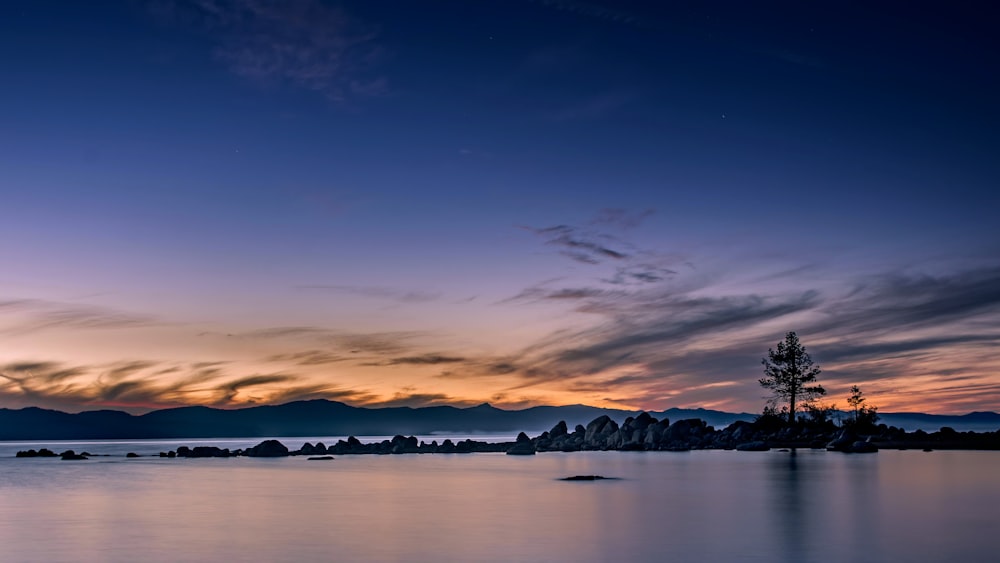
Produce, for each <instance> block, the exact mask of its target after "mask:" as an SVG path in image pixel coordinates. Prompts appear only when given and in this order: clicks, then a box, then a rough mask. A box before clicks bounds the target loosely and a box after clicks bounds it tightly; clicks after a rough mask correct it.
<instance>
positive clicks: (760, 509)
mask: <svg viewBox="0 0 1000 563" xmlns="http://www.w3.org/2000/svg"><path fill="white" fill-rule="evenodd" d="M501 438H502V439H508V440H509V439H510V438H509V437H501ZM437 439H439V440H440V439H441V437H437ZM335 440H336V439H329V438H328V439H326V440H324V441H325V442H326V443H327V444H329V443H332V442H334V441H335ZM259 441H260V440H257V439H255V440H236V441H226V440H210V441H204V442H200V443H209V444H214V445H220V446H222V447H245V446H248V445H252V444H254V443H257V442H259ZM303 441H305V440H304V439H302V438H291V439H283V442H284V443H285V444H286V445H289V446H291V447H295V448H297V447H299V445H301V443H302V442H303ZM310 441H312V442H314V443H315V441H316V440H315V439H312V440H310ZM198 443H199V442H198V441H195V440H186V441H183V442H173V443H170V442H152V441H146V442H87V443H82V442H73V443H69V442H62V443H51V442H50V443H42V442H34V443H31V444H12V443H0V561H4V562H7V561H221V560H234V561H362V560H369V561H685V562H687V561H795V562H802V561H861V562H864V561H995V560H996V559H995V558H996V557H997V554H998V553H1000V452H968V451H935V452H921V451H882V452H879V453H878V454H874V455H853V456H852V455H844V454H839V453H828V452H825V451H811V450H799V451H798V452H797V453H796V454H795V455H792V454H791V453H788V452H778V451H771V452H727V451H701V452H687V453H669V452H658V453H652V452H650V453H626V452H580V453H565V454H563V453H546V454H539V455H536V456H529V457H515V456H506V455H502V454H468V455H440V454H439V455H402V456H337V459H335V460H333V461H307V460H306V459H305V458H303V457H296V458H281V459H252V458H233V459H160V458H139V459H129V460H126V459H124V458H123V457H121V456H124V453H125V452H127V451H135V452H138V453H143V454H149V453H155V452H158V451H160V450H166V449H173V448H176V446H177V445H179V444H189V445H197V444H198ZM40 445H41V446H46V447H49V448H50V449H54V450H56V451H62V450H64V449H70V448H71V449H74V450H77V451H82V450H87V451H90V452H94V453H98V452H101V453H113V454H115V455H116V457H109V458H100V457H98V458H94V459H91V460H90V461H80V462H69V461H65V462H64V461H60V460H58V459H15V458H13V457H12V456H13V454H14V452H15V451H16V450H18V449H26V448H27V447H29V446H30V447H35V448H37V447H38V446H40ZM578 474H600V475H605V476H609V477H618V478H620V479H619V480H613V481H596V482H564V481H559V480H558V478H560V477H566V476H570V475H578Z"/></svg>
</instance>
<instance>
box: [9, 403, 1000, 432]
mask: <svg viewBox="0 0 1000 563" xmlns="http://www.w3.org/2000/svg"><path fill="white" fill-rule="evenodd" d="M637 413H638V411H627V410H616V409H602V408H597V407H589V406H586V405H569V406H560V407H549V406H545V407H532V408H528V409H523V410H502V409H498V408H496V407H493V406H491V405H489V404H482V405H479V406H475V407H469V408H458V407H451V406H436V407H422V408H410V407H394V408H364V407H352V406H350V405H346V404H344V403H338V402H335V401H327V400H323V399H318V400H313V401H296V402H293V403H287V404H284V405H269V406H256V407H247V408H242V409H232V410H225V409H215V408H210V407H180V408H174V409H164V410H158V411H152V412H149V413H147V414H144V415H131V414H128V413H125V412H120V411H113V410H98V411H86V412H81V413H77V414H69V413H65V412H60V411H55V410H47V409H41V408H36V407H29V408H24V409H17V410H12V409H0V440H64V439H65V440H83V439H108V440H110V439H149V438H248V437H263V436H349V435H355V436H381V435H393V434H407V435H413V434H433V433H470V434H471V433H511V434H516V433H517V432H520V431H525V432H528V433H529V434H531V433H534V434H538V433H541V432H542V431H544V430H548V429H550V428H552V426H554V425H555V424H556V423H557V422H559V421H560V420H565V421H566V423H567V424H568V425H569V427H570V428H573V426H575V425H576V424H584V425H585V424H587V423H588V422H590V421H591V420H593V419H595V418H597V417H598V416H601V415H605V414H606V415H608V416H610V417H611V418H613V419H615V420H617V421H619V422H621V421H622V420H624V419H625V418H626V417H628V416H634V415H636V414H637ZM650 414H652V415H653V416H655V417H657V418H660V419H662V418H669V419H670V420H680V419H684V418H700V419H703V420H705V421H706V422H708V423H709V424H710V425H712V426H716V427H720V428H721V427H725V426H728V425H729V424H731V423H732V422H734V421H737V420H753V418H754V415H752V414H749V413H727V412H722V411H714V410H708V409H668V410H666V411H661V412H650ZM880 417H881V418H880V421H881V422H885V423H886V424H889V425H892V426H899V427H902V428H905V429H907V430H915V429H917V428H922V429H924V430H928V431H931V430H937V429H938V428H940V427H942V426H951V427H952V428H954V429H955V430H958V431H965V430H976V431H993V430H997V429H1000V414H997V413H994V412H977V413H970V414H967V415H963V416H942V415H930V414H922V413H885V414H880Z"/></svg>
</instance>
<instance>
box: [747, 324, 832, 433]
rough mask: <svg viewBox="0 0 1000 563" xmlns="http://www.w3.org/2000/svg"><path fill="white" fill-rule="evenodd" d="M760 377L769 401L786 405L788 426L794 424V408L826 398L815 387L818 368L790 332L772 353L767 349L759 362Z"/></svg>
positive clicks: (821, 389) (822, 391) (823, 393)
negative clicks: (765, 354) (761, 375)
mask: <svg viewBox="0 0 1000 563" xmlns="http://www.w3.org/2000/svg"><path fill="white" fill-rule="evenodd" d="M761 363H762V364H764V375H765V376H766V377H763V378H761V379H760V385H761V387H763V388H765V389H767V390H769V391H770V392H771V394H772V395H773V396H772V398H771V401H772V402H773V403H777V402H779V401H780V402H785V401H787V402H788V424H790V425H794V424H795V409H796V406H797V404H807V403H810V402H812V401H813V400H815V399H816V398H817V397H821V396H823V395H825V394H826V389H823V387H822V386H821V385H818V384H815V383H816V376H817V375H819V373H820V369H819V366H815V365H813V361H812V358H810V357H809V354H808V353H806V349H805V347H804V346H802V344H801V343H800V342H799V337H798V336H796V334H795V333H794V332H789V333H788V334H786V335H785V339H784V340H783V341H781V342H778V346H777V348H776V349H771V348H768V350H767V357H766V358H763V359H762V360H761Z"/></svg>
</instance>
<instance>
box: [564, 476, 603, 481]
mask: <svg viewBox="0 0 1000 563" xmlns="http://www.w3.org/2000/svg"><path fill="white" fill-rule="evenodd" d="M608 479H616V477H605V476H604V475H574V476H572V477H563V478H562V479H560V481H604V480H608Z"/></svg>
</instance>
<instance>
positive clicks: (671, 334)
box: [0, 0, 1000, 414]
mask: <svg viewBox="0 0 1000 563" xmlns="http://www.w3.org/2000/svg"><path fill="white" fill-rule="evenodd" d="M998 23H1000V22H998V21H997V15H996V13H995V12H988V11H985V10H984V9H983V8H982V5H977V3H940V2H934V3H924V2H910V1H908V2H764V3H756V2H755V3H747V2H736V1H731V2H636V1H617V2H611V1H603V0H505V1H499V0H495V1H487V0H484V1H476V2H469V1H454V2H447V1H408V2H401V1H385V0H369V1H364V2H361V1H353V2H334V1H325V0H294V1H291V2H276V1H271V0H150V1H139V0H131V1H125V2H63V1H55V0H37V1H34V0H33V1H30V2H29V1H15V0H11V1H5V2H2V3H0V407H6V408H21V407H25V406H41V407H46V408H55V409H59V410H65V411H69V412H77V411H81V410H94V409H103V408H114V409H123V410H127V411H129V412H134V413H140V412H145V411H148V410H150V409H155V408H166V407H175V406H183V405H210V406H216V407H225V408H231V407H242V406H248V405H254V404H276V403H283V402H288V401H292V400H299V399H315V398H326V399H331V400H337V401H343V402H346V403H349V404H352V405H358V406H424V405H441V404H449V405H456V406H471V405H476V404H480V403H483V402H489V403H490V404H493V405H495V406H498V407H501V408H524V407H528V406H533V405H543V404H549V405H562V404H577V403H582V404H589V405H595V406H602V407H614V408H626V409H648V410H662V409H666V408H670V407H705V408H713V409H720V410H728V411H737V412H760V410H761V409H762V408H763V406H764V404H765V401H766V399H767V396H766V393H765V391H764V390H763V389H762V388H761V387H760V386H759V385H758V379H759V378H760V377H762V376H763V368H762V366H761V358H762V357H764V356H765V355H766V354H767V350H768V348H770V347H774V346H775V345H776V343H777V342H778V341H780V340H782V338H783V337H784V335H785V333H786V332H788V331H795V332H796V333H797V334H798V336H799V338H800V339H801V340H802V342H803V344H804V345H805V346H806V349H807V351H808V352H809V354H810V355H811V356H812V359H813V360H814V361H815V362H816V364H817V365H819V366H820V367H821V368H822V370H823V371H822V373H821V374H820V375H819V378H818V379H819V382H820V383H821V384H823V385H824V386H825V387H826V389H827V392H828V395H827V397H826V399H825V402H826V403H828V404H834V405H835V406H838V407H840V408H846V398H847V396H848V389H849V388H850V386H852V385H859V386H860V387H861V388H862V390H863V391H864V392H865V394H866V395H867V396H868V397H869V400H870V402H871V403H872V404H875V405H878V406H879V407H880V409H881V410H882V411H884V412H885V411H924V412H933V413H941V414H960V413H965V412H970V411H977V410H1000V226H998V225H1000V221H998V219H997V217H998V215H1000V159H998V158H997V156H996V155H997V154H1000V137H998V131H1000V111H998V106H997V100H1000V72H998V70H1000V45H998V43H1000V39H998V36H997V34H996V33H995V32H994V31H995V29H996V28H997V25H998Z"/></svg>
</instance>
